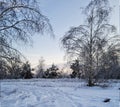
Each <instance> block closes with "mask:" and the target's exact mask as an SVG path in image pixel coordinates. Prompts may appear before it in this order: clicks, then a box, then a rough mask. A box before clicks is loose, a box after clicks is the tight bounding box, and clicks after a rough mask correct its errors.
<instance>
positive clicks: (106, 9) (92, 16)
mask: <svg viewBox="0 0 120 107" xmlns="http://www.w3.org/2000/svg"><path fill="white" fill-rule="evenodd" d="M110 12H111V8H110V6H109V2H108V0H92V1H91V2H90V3H89V4H88V5H87V6H86V8H85V9H84V13H85V15H86V20H85V24H84V25H80V26H78V27H72V28H70V30H69V31H68V32H67V33H66V34H65V35H64V37H63V38H62V44H63V48H65V51H66V52H67V55H68V56H69V57H72V58H79V60H80V62H82V63H81V64H82V65H84V72H85V76H86V79H87V80H88V85H89V86H92V85H93V84H94V81H93V80H94V76H95V75H96V71H97V69H98V66H99V59H100V57H101V56H102V53H104V52H105V51H107V49H109V48H112V47H115V48H114V49H115V51H118V50H119V46H120V38H119V36H118V35H116V36H115V31H116V28H115V26H113V25H111V24H109V22H108V21H109V16H110Z"/></svg>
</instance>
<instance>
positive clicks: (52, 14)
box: [20, 0, 119, 66]
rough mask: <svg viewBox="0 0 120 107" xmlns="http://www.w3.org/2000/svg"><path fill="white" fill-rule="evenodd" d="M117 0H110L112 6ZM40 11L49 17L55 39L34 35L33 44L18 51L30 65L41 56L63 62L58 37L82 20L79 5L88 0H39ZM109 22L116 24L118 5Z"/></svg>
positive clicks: (48, 60) (46, 35)
mask: <svg viewBox="0 0 120 107" xmlns="http://www.w3.org/2000/svg"><path fill="white" fill-rule="evenodd" d="M118 1H119V0H110V2H111V4H112V6H114V5H117V4H118ZM39 2H40V6H41V7H40V8H41V12H42V13H43V14H44V15H46V16H47V17H48V18H49V19H50V23H51V25H52V27H53V30H54V33H55V39H53V38H52V37H50V36H49V34H45V35H44V36H42V35H35V36H34V37H33V46H32V47H29V46H26V47H22V48H21V49H20V51H22V52H23V54H24V55H25V56H26V57H27V59H28V60H29V61H30V63H31V65H32V66H35V65H37V64H38V60H39V59H40V57H41V56H42V57H43V58H44V59H45V62H46V64H52V63H55V64H60V63H65V60H64V55H65V52H64V51H63V50H62V49H61V46H60V38H61V37H62V36H63V35H64V34H65V32H66V31H68V30H69V28H70V27H71V26H78V25H80V24H82V23H83V22H84V17H83V15H82V14H81V10H80V7H85V6H86V5H87V4H88V3H89V0H39ZM111 19H112V20H111V22H112V23H113V24H115V25H116V26H118V22H119V21H118V19H119V15H118V6H116V7H115V9H114V10H113V15H112V17H111Z"/></svg>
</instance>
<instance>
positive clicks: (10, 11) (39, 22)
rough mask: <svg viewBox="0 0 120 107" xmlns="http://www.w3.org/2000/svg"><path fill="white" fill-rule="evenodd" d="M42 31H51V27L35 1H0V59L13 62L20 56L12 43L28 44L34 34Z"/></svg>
mask: <svg viewBox="0 0 120 107" xmlns="http://www.w3.org/2000/svg"><path fill="white" fill-rule="evenodd" d="M44 31H52V27H51V25H50V23H49V20H48V19H47V18H46V16H44V15H42V14H41V12H40V9H39V3H37V1H36V0H1V1H0V58H4V59H12V60H13V59H14V55H17V54H20V52H18V50H16V49H14V48H13V43H15V42H16V43H17V42H20V41H21V42H24V43H28V42H29V41H30V36H32V35H33V34H34V33H35V32H38V33H43V32H44ZM16 53H17V54H16Z"/></svg>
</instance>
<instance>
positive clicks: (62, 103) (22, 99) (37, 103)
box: [0, 79, 120, 107]
mask: <svg viewBox="0 0 120 107" xmlns="http://www.w3.org/2000/svg"><path fill="white" fill-rule="evenodd" d="M119 82H120V81H118V82H117V83H116V82H110V83H111V84H110V86H109V87H107V88H102V87H87V86H85V82H83V81H82V80H77V79H46V80H45V79H33V80H1V81H0V84H1V90H0V107H120V90H119V89H118V88H120V84H119ZM106 98H110V99H111V100H110V102H108V103H104V102H103V101H104V99H106Z"/></svg>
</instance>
